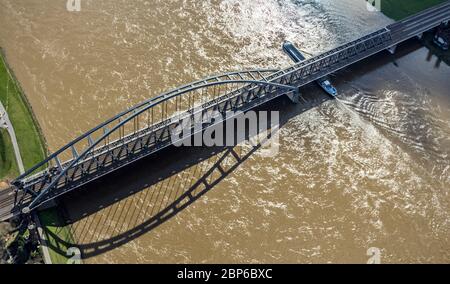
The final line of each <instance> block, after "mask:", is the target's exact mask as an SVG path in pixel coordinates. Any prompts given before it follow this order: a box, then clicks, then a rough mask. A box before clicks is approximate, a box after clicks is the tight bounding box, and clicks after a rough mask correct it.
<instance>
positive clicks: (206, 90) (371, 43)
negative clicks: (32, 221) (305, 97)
mask: <svg viewBox="0 0 450 284" xmlns="http://www.w3.org/2000/svg"><path fill="white" fill-rule="evenodd" d="M449 19H450V1H446V2H444V3H442V4H441V5H438V6H436V7H433V8H430V9H427V10H425V11H423V12H421V13H419V14H417V15H414V16H411V17H409V18H406V19H405V20H402V21H399V22H397V23H394V24H392V25H389V26H387V27H385V28H382V29H380V30H378V31H376V32H373V33H371V34H368V35H366V36H363V37H361V38H359V39H356V40H354V41H351V42H348V43H346V44H344V45H341V46H338V47H336V48H334V49H332V50H330V51H328V52H325V53H323V54H320V55H318V56H315V57H312V58H310V59H308V60H305V61H302V62H300V63H298V64H296V65H293V66H291V67H289V68H286V69H284V70H250V71H240V72H233V73H227V74H223V75H219V76H214V77H209V78H206V79H204V80H200V81H196V82H193V83H191V84H188V85H184V86H182V87H179V88H176V89H174V90H172V91H169V92H167V93H164V94H162V95H160V96H157V97H155V98H152V99H149V100H146V101H144V102H142V103H140V104H138V105H136V106H134V107H132V108H130V109H128V110H126V111H124V112H122V113H120V114H118V115H116V116H114V117H113V118H111V119H109V120H107V121H105V122H104V123H102V124H100V125H98V126H96V127H95V128H93V129H91V130H89V131H88V132H86V133H85V134H83V135H81V136H80V137H78V138H76V139H75V140H73V141H72V142H70V143H68V144H67V145H65V146H64V147H62V148H61V149H59V150H58V151H56V152H55V153H53V154H52V155H50V156H49V157H48V158H47V159H45V160H44V161H42V162H41V163H39V164H37V165H35V166H34V167H32V168H31V169H29V170H28V171H27V172H25V173H24V174H22V175H21V176H19V177H18V178H16V179H15V180H14V181H13V185H14V190H15V192H16V194H15V197H14V201H11V200H9V199H8V198H9V197H6V198H4V196H6V195H7V194H5V193H1V194H0V209H1V210H0V220H6V219H10V218H11V217H13V216H16V215H20V214H22V213H29V212H31V211H33V210H35V209H36V208H38V207H40V206H41V205H43V204H44V203H47V202H49V201H51V200H52V199H54V198H56V197H58V196H61V195H63V194H65V193H67V192H69V191H72V190H74V189H76V188H78V187H80V186H81V185H83V184H86V183H88V182H90V181H92V180H95V179H97V178H99V177H101V176H104V175H106V174H108V173H111V172H113V171H115V170H117V169H118V168H121V167H123V166H125V165H128V164H130V163H132V162H134V161H136V160H138V159H141V158H143V157H145V156H148V155H150V154H152V153H155V152H157V151H159V150H161V149H162V148H165V147H167V146H169V145H171V144H172V143H173V141H172V140H171V137H170V133H171V131H172V130H174V129H175V128H177V127H178V126H179V125H180V124H181V122H182V121H183V122H184V121H186V119H187V120H188V121H189V122H190V123H191V125H190V126H191V127H192V125H193V122H194V121H195V119H194V116H195V115H197V114H200V117H206V118H208V116H211V113H220V116H221V119H222V120H224V117H225V114H226V113H227V112H229V111H242V112H245V111H248V110H250V109H252V108H254V107H256V106H259V105H261V104H264V103H266V102H268V101H270V100H272V99H274V98H276V97H279V96H281V95H288V96H289V98H290V99H291V100H293V101H294V102H298V101H299V100H300V99H301V95H300V93H299V88H300V87H301V86H304V85H306V84H308V83H311V82H313V81H315V80H317V79H320V78H322V77H323V76H325V75H328V74H330V73H333V72H336V71H338V70H340V69H342V68H345V67H347V66H349V65H351V64H354V63H356V62H359V61H361V60H363V59H365V58H367V57H369V56H372V55H374V54H376V53H379V52H380V51H383V50H389V51H391V52H394V50H395V47H396V45H397V44H399V43H401V42H404V41H406V40H408V39H410V38H413V37H416V36H419V37H420V36H421V35H422V33H424V32H426V31H428V30H430V29H432V28H434V27H436V26H438V25H439V24H440V23H442V22H444V21H448V20H449ZM221 119H218V120H210V121H208V122H205V123H203V122H202V128H203V129H206V128H208V127H211V126H213V125H214V124H217V123H220V121H221ZM43 168H45V170H42V169H43ZM8 195H9V194H8ZM5 200H6V201H5ZM5 204H6V205H5ZM8 206H10V207H11V208H9V207H8ZM3 207H5V208H7V209H4V208H3ZM6 211H8V212H6ZM5 212H6V213H5Z"/></svg>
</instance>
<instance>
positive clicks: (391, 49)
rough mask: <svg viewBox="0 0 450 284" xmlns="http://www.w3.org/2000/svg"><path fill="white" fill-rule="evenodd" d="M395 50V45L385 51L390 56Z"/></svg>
mask: <svg viewBox="0 0 450 284" xmlns="http://www.w3.org/2000/svg"><path fill="white" fill-rule="evenodd" d="M396 50H397V45H393V46H391V47H389V48H388V49H387V51H389V53H390V54H395V51H396Z"/></svg>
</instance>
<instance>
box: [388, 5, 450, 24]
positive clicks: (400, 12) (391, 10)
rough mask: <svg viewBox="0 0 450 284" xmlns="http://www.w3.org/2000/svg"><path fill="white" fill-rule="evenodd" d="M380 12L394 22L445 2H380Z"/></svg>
mask: <svg viewBox="0 0 450 284" xmlns="http://www.w3.org/2000/svg"><path fill="white" fill-rule="evenodd" d="M380 1H381V11H382V12H383V13H384V14H385V15H386V16H388V17H389V18H391V19H394V20H396V21H398V20H401V19H403V18H406V17H408V16H411V15H413V14H416V13H418V12H420V11H422V10H425V9H427V8H430V7H432V6H435V5H438V4H440V3H443V2H445V1H446V0H380Z"/></svg>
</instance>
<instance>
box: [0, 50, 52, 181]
mask: <svg viewBox="0 0 450 284" xmlns="http://www.w3.org/2000/svg"><path fill="white" fill-rule="evenodd" d="M0 101H1V102H2V104H3V106H4V107H5V109H6V112H7V113H8V116H9V119H10V120H11V123H12V124H13V126H14V130H15V133H16V137H17V143H18V144H19V149H20V153H21V156H22V160H23V163H24V167H25V169H27V168H31V167H32V166H34V165H35V164H37V163H38V162H40V161H42V160H43V159H44V157H45V155H46V146H45V145H46V144H45V140H44V137H43V135H42V134H41V131H40V130H39V127H38V124H37V121H36V120H35V119H34V116H33V112H32V110H31V106H30V105H29V104H28V101H27V99H26V98H25V96H24V94H23V92H22V90H21V88H20V86H19V84H18V83H17V81H16V80H15V76H14V74H13V73H12V71H11V70H10V69H9V68H8V65H7V63H6V60H5V57H4V53H3V51H2V50H1V49H0ZM5 136H8V138H6V137H5ZM0 139H2V141H3V144H0V153H2V152H4V153H5V154H4V155H3V158H4V159H5V160H2V165H1V166H0V179H3V178H6V177H7V178H14V177H15V176H16V175H17V173H18V171H17V166H12V165H13V164H14V165H15V164H16V160H15V156H14V151H10V149H8V148H7V147H10V146H11V145H9V144H10V143H11V142H10V140H9V139H10V138H9V135H8V134H7V133H6V132H3V131H2V133H1V138H0ZM8 141H9V142H8ZM0 143H1V142H0ZM0 155H1V154H0Z"/></svg>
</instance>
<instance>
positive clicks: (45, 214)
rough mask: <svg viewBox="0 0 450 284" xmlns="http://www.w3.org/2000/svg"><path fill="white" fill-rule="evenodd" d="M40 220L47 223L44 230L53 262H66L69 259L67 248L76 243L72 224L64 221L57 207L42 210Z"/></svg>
mask: <svg viewBox="0 0 450 284" xmlns="http://www.w3.org/2000/svg"><path fill="white" fill-rule="evenodd" d="M39 220H40V221H41V223H42V224H45V226H44V225H43V226H44V228H43V230H44V234H45V237H46V239H47V245H48V248H49V254H50V258H51V260H52V263H54V264H66V263H67V262H68V260H69V257H68V256H67V255H66V253H67V250H68V249H69V248H70V247H73V246H74V245H73V244H75V241H74V239H73V235H72V232H71V229H70V226H69V225H65V224H64V222H62V218H61V216H60V215H59V213H58V211H57V210H55V209H48V210H44V211H40V212H39Z"/></svg>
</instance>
